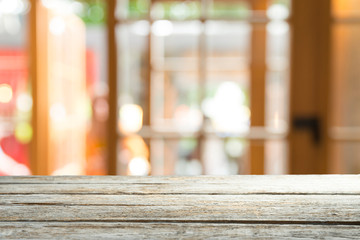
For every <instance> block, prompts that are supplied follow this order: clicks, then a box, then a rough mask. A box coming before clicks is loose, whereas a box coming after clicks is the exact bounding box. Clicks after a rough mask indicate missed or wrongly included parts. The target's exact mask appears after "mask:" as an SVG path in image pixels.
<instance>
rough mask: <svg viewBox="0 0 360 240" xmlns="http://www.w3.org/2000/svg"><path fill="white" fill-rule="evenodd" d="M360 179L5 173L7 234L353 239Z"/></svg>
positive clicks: (0, 234)
mask: <svg viewBox="0 0 360 240" xmlns="http://www.w3.org/2000/svg"><path fill="white" fill-rule="evenodd" d="M359 206H360V176H358V175H322V176H318V175H306V176H300V175H299V176H297V175H294V176H230V177H215V176H199V177H116V176H108V177H94V176H93V177H90V176H87V177H77V176H67V177H65V176H64V177H49V176H48V177H41V176H37V177H35V176H34V177H0V239H2V238H5V239H44V238H51V239H79V238H85V237H86V238H90V239H95V238H101V239H115V238H126V239H142V238H143V239H144V238H146V239H222V238H226V239H227V238H246V239H248V238H249V239H264V238H272V239H279V238H289V239H293V238H337V239H341V238H351V237H355V236H360V207H359Z"/></svg>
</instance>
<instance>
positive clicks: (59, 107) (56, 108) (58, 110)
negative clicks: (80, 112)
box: [50, 103, 67, 122]
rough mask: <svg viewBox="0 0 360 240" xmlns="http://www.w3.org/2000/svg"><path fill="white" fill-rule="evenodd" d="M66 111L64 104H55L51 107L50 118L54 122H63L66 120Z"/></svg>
mask: <svg viewBox="0 0 360 240" xmlns="http://www.w3.org/2000/svg"><path fill="white" fill-rule="evenodd" d="M66 115H67V114H66V109H65V107H64V104H62V103H54V104H53V105H52V106H51V107H50V117H51V120H53V121H54V122H61V121H64V120H65V119H66Z"/></svg>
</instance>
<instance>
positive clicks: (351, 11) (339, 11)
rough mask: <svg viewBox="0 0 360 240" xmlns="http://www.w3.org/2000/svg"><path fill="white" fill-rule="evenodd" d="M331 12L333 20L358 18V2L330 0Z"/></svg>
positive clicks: (359, 11) (359, 3)
mask: <svg viewBox="0 0 360 240" xmlns="http://www.w3.org/2000/svg"><path fill="white" fill-rule="evenodd" d="M331 4H332V12H333V16H334V17H335V18H351V17H356V18H357V17H360V1H358V0H332V2H331Z"/></svg>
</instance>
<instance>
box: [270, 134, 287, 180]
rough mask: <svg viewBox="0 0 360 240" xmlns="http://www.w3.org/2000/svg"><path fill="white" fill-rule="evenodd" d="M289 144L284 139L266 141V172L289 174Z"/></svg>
mask: <svg viewBox="0 0 360 240" xmlns="http://www.w3.org/2000/svg"><path fill="white" fill-rule="evenodd" d="M287 153H288V145H287V142H286V141H284V140H272V141H266V143H265V174H275V175H279V174H287V173H288V169H287V168H288V164H287V160H288V159H287Z"/></svg>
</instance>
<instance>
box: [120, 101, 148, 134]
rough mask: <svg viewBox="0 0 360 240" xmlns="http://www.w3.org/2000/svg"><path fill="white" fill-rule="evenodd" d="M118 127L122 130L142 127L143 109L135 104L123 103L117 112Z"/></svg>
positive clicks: (128, 130)
mask: <svg viewBox="0 0 360 240" xmlns="http://www.w3.org/2000/svg"><path fill="white" fill-rule="evenodd" d="M119 119H120V120H119V128H120V130H121V131H123V132H126V133H128V132H137V131H139V130H140V129H141V128H142V123H143V110H142V108H141V107H140V106H139V105H136V104H124V105H123V106H122V107H121V108H120V112H119Z"/></svg>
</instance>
